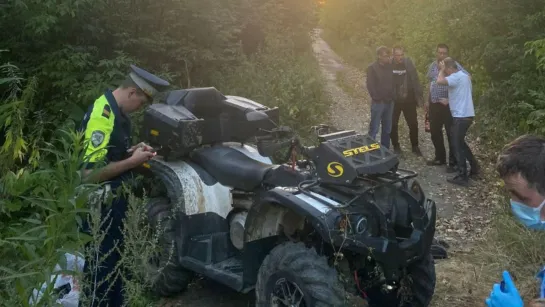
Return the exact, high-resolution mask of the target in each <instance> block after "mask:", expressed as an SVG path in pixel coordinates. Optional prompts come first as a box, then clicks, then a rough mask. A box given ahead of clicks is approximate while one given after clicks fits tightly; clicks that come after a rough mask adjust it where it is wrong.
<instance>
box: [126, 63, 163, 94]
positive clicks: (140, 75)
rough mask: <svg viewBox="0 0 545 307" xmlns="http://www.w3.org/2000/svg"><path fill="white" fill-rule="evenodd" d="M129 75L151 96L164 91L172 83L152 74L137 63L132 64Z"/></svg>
mask: <svg viewBox="0 0 545 307" xmlns="http://www.w3.org/2000/svg"><path fill="white" fill-rule="evenodd" d="M129 77H130V78H131V79H132V80H133V81H134V83H136V85H138V87H139V88H140V89H141V90H142V91H143V92H144V93H145V94H146V95H148V96H149V97H150V98H153V97H155V96H156V95H157V93H159V92H161V91H163V90H164V89H165V88H166V87H168V86H169V85H170V83H168V81H166V80H163V79H161V78H159V77H157V76H156V75H154V74H151V73H149V72H147V71H145V70H143V69H142V68H140V67H137V66H136V65H131V72H130V73H129Z"/></svg>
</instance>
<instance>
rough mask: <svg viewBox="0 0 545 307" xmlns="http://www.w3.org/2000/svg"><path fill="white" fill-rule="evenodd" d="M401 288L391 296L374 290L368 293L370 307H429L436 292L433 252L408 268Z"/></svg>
mask: <svg viewBox="0 0 545 307" xmlns="http://www.w3.org/2000/svg"><path fill="white" fill-rule="evenodd" d="M400 288H401V289H399V290H398V291H392V293H389V294H384V293H380V290H379V289H377V288H375V289H372V291H369V292H367V295H368V296H369V306H370V307H379V306H395V307H428V306H429V305H430V302H431V299H432V297H433V294H434V292H435V261H434V260H433V256H432V254H431V252H430V253H428V254H427V255H426V256H424V257H423V258H422V259H420V260H418V261H416V262H414V263H412V264H411V265H410V266H409V267H408V268H407V276H406V277H405V279H404V280H403V282H402V283H401V287H400Z"/></svg>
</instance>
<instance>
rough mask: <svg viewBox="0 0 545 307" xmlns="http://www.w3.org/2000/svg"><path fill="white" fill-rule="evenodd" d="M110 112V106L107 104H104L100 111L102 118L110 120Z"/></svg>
mask: <svg viewBox="0 0 545 307" xmlns="http://www.w3.org/2000/svg"><path fill="white" fill-rule="evenodd" d="M111 111H112V110H111V109H110V105H108V104H105V105H104V109H102V116H104V117H106V118H110V112H111Z"/></svg>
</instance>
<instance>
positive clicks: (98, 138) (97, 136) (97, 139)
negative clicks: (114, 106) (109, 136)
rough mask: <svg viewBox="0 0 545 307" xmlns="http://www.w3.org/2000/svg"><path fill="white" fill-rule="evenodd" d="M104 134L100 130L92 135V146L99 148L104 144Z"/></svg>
mask: <svg viewBox="0 0 545 307" xmlns="http://www.w3.org/2000/svg"><path fill="white" fill-rule="evenodd" d="M104 137H105V135H104V132H102V131H100V130H95V131H93V133H92V134H91V144H93V147H98V146H100V144H102V142H104Z"/></svg>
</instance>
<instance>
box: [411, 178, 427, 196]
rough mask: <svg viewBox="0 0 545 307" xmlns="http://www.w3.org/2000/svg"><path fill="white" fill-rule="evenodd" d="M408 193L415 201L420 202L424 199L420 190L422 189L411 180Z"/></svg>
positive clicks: (416, 182) (422, 191)
mask: <svg viewBox="0 0 545 307" xmlns="http://www.w3.org/2000/svg"><path fill="white" fill-rule="evenodd" d="M410 191H411V193H412V194H413V196H414V198H415V199H416V200H417V201H421V200H422V198H424V190H422V187H421V186H420V183H418V181H416V180H413V182H412V183H411V186H410Z"/></svg>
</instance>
